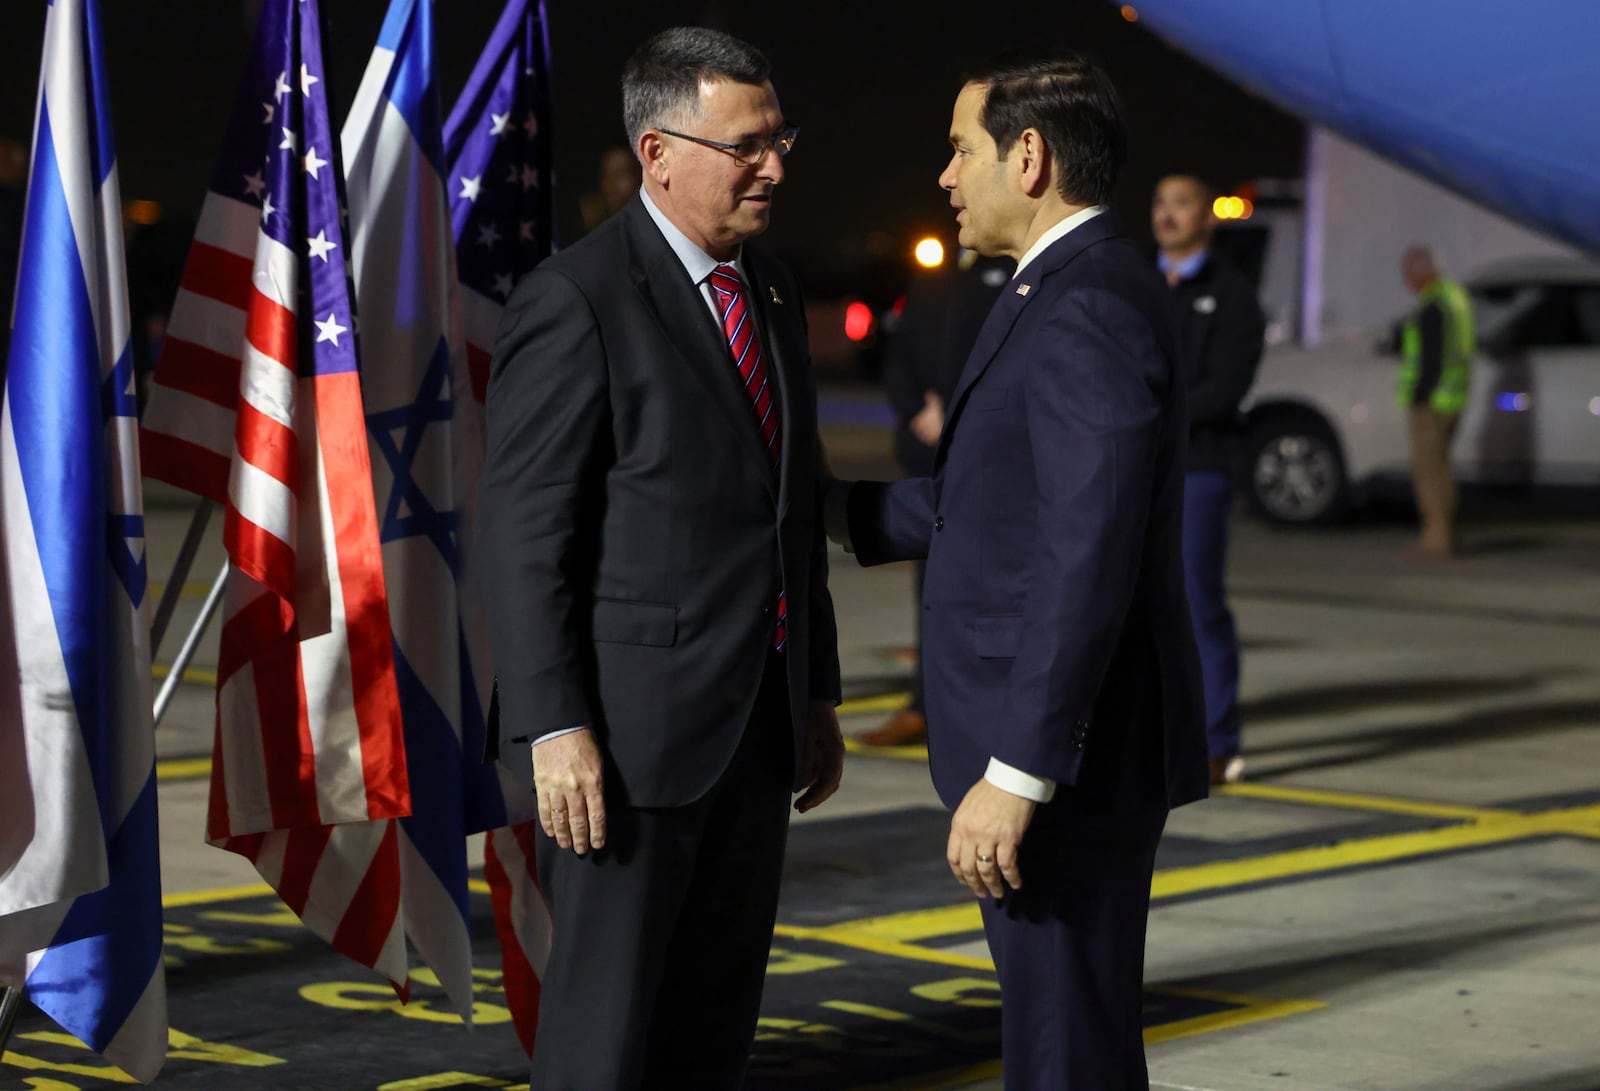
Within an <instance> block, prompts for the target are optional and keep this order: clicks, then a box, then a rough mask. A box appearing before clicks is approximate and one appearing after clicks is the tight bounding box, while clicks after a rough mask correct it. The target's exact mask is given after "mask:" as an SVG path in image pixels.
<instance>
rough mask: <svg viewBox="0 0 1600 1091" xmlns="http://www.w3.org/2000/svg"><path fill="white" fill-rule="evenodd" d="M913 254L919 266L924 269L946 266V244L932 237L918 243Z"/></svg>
mask: <svg viewBox="0 0 1600 1091" xmlns="http://www.w3.org/2000/svg"><path fill="white" fill-rule="evenodd" d="M913 253H914V254H915V255H916V259H917V264H918V265H920V266H922V267H923V268H924V269H937V268H939V266H941V265H943V264H944V243H942V242H940V241H939V240H938V239H936V238H933V237H932V236H931V235H930V236H929V237H928V238H926V239H923V240H921V241H920V242H918V243H917V248H916V250H914V251H913Z"/></svg>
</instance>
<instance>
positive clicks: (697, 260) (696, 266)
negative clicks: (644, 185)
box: [639, 189, 744, 284]
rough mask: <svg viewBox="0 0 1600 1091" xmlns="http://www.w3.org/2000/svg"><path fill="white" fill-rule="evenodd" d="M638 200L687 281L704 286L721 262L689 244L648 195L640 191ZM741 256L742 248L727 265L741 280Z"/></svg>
mask: <svg viewBox="0 0 1600 1091" xmlns="http://www.w3.org/2000/svg"><path fill="white" fill-rule="evenodd" d="M639 199H640V200H642V201H643V202H644V210H645V211H646V212H648V213H650V218H651V219H652V220H654V221H655V224H656V227H657V228H658V229H659V230H660V232H661V234H662V236H663V237H664V238H665V239H666V240H667V245H668V246H670V247H672V252H673V253H674V254H676V255H677V256H678V261H680V262H681V263H682V264H683V268H684V271H685V272H686V273H688V274H689V279H690V280H692V281H694V282H695V283H696V284H704V283H705V280H706V278H707V277H709V276H710V275H711V273H712V270H714V269H716V267H717V266H718V265H721V264H722V262H719V261H718V260H717V259H716V258H714V257H712V256H711V255H710V254H708V253H706V252H705V251H704V250H702V249H700V247H698V246H696V245H695V244H694V243H692V242H690V241H689V236H687V235H685V234H684V233H683V232H682V231H679V230H678V227H677V225H676V224H674V223H673V222H672V221H671V220H669V219H667V214H666V213H665V212H662V211H661V210H660V209H659V208H657V207H656V203H655V202H654V201H652V200H651V199H650V194H649V193H647V192H645V190H643V189H640V190H639ZM743 254H744V248H743V247H741V248H740V250H739V253H738V254H736V255H734V258H733V261H732V262H731V263H729V264H731V265H733V266H734V267H735V268H736V269H738V270H739V276H740V278H741V279H742V278H743V277H744V263H743V262H742V261H741V260H740V259H741V257H742V255H743Z"/></svg>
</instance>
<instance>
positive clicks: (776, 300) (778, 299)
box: [767, 288, 783, 307]
mask: <svg viewBox="0 0 1600 1091" xmlns="http://www.w3.org/2000/svg"><path fill="white" fill-rule="evenodd" d="M767 291H769V292H771V293H772V302H774V303H776V304H777V305H778V306H780V307H781V306H783V297H782V296H780V295H779V294H778V289H776V288H768V289H767Z"/></svg>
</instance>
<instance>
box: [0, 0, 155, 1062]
mask: <svg viewBox="0 0 1600 1091" xmlns="http://www.w3.org/2000/svg"><path fill="white" fill-rule="evenodd" d="M99 23H100V18H99V5H98V4H97V3H96V0H55V2H54V3H53V4H52V5H51V6H50V12H49V15H48V16H47V18H46V20H45V42H44V59H43V63H42V65H41V71H40V87H39V98H38V114H37V116H36V119H35V129H34V143H33V159H32V174H31V177H30V178H29V181H28V205H27V213H26V216H25V218H24V224H23V234H22V262H21V267H20V270H19V275H18V278H17V285H18V289H17V310H16V316H15V320H14V323H13V327H12V332H11V353H10V360H9V366H8V368H7V370H6V374H5V379H4V382H5V401H4V407H3V409H0V513H3V517H4V525H3V528H0V558H3V563H0V600H4V603H5V606H4V607H0V676H4V677H5V679H6V682H7V683H8V685H9V687H10V688H9V690H8V700H7V702H6V704H5V709H4V712H3V713H0V754H4V755H5V757H4V758H0V982H5V983H6V984H9V985H13V986H20V987H22V989H23V991H24V994H25V995H26V996H27V997H28V998H29V999H30V1000H32V1001H33V1003H34V1004H35V1005H36V1006H37V1007H38V1008H39V1009H40V1010H41V1011H43V1012H45V1013H46V1014H48V1015H49V1016H50V1017H51V1018H53V1019H54V1020H55V1021H56V1022H57V1023H58V1024H60V1025H61V1026H62V1027H63V1028H64V1029H66V1030H67V1031H69V1032H70V1033H71V1034H72V1035H73V1036H75V1037H76V1038H78V1039H79V1040H80V1041H82V1042H83V1043H84V1044H85V1045H87V1046H88V1047H89V1048H90V1049H93V1050H95V1051H96V1052H98V1053H100V1054H102V1055H103V1056H105V1057H106V1058H107V1059H108V1060H110V1061H112V1062H113V1063H114V1064H116V1065H117V1066H118V1067H120V1068H122V1069H123V1070H124V1071H125V1072H127V1073H129V1074H130V1075H131V1076H133V1077H134V1078H135V1079H139V1080H144V1081H149V1080H150V1079H152V1078H153V1077H154V1076H155V1075H156V1073H157V1072H159V1071H160V1070H161V1066H162V1062H163V1061H164V1060H165V1059H166V1051H167V1004H166V978H165V976H164V973H163V970H162V963H161V866H160V860H159V839H158V837H157V831H156V778H155V729H154V725H153V723H152V722H151V715H150V645H149V628H150V627H149V614H148V599H147V597H146V591H147V589H148V587H149V584H148V579H147V576H148V572H147V568H146V564H145V553H144V514H143V504H142V500H141V495H140V486H139V457H138V446H137V424H136V419H135V410H134V396H133V354H132V351H131V348H130V345H129V324H128V293H127V284H126V280H125V275H124V271H123V259H122V209H121V204H120V202H119V200H118V197H117V169H116V156H115V152H114V150H113V147H112V141H111V118H110V115H109V111H108V110H107V104H108V102H109V88H108V86H107V82H106V78H105V72H104V70H103V58H104V47H103V46H102V45H101V43H100V28H99ZM7 302H9V301H7ZM28 1082H30V1083H33V1084H41V1083H45V1082H50V1081H42V1080H41V1081H28ZM58 1086H59V1085H58Z"/></svg>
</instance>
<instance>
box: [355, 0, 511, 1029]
mask: <svg viewBox="0 0 1600 1091" xmlns="http://www.w3.org/2000/svg"><path fill="white" fill-rule="evenodd" d="M432 22H433V5H432V3H431V2H430V0H391V2H390V5H389V13H388V17H387V18H386V19H385V20H384V24H383V29H382V30H381V31H380V33H379V35H378V45H377V48H376V49H374V50H373V53H372V59H371V60H370V61H369V62H368V64H367V71H366V75H365V77H364V78H363V79H362V81H361V86H360V88H359V90H358V91H357V92H356V100H355V103H354V105H352V106H351V108H350V117H349V119H348V120H347V121H346V122H345V126H344V130H343V132H342V133H341V135H340V147H341V149H342V152H343V158H344V164H345V185H346V190H347V193H348V195H349V200H350V237H351V249H352V251H353V253H352V258H353V259H354V265H355V284H356V309H357V311H358V312H359V313H360V315H361V357H362V370H361V396H362V401H363V402H364V404H365V406H366V412H367V438H368V440H369V443H370V447H371V461H372V473H373V496H374V498H375V499H376V501H377V507H378V521H379V532H380V535H381V538H382V541H383V572H384V580H385V582H386V584H387V586H388V591H389V616H390V623H391V625H392V627H393V630H394V659H395V674H396V678H397V680H398V682H399V685H400V706H401V718H402V720H403V722H404V725H405V740H406V764H407V766H408V768H409V769H410V770H411V815H410V816H409V817H407V818H403V819H401V820H400V829H401V835H402V836H401V842H400V866H401V876H402V886H403V890H404V894H403V903H404V906H405V922H406V935H407V937H408V938H409V939H410V941H411V943H412V946H414V947H415V948H416V950H417V953H418V954H419V955H420V956H421V957H422V960H423V961H424V962H425V963H427V965H428V967H429V968H430V970H431V971H432V972H433V975H434V977H435V978H436V980H437V981H438V983H439V984H440V985H441V986H442V987H443V988H444V990H445V992H446V993H447V994H448V995H449V997H450V999H451V1000H452V1001H453V1002H454V1005H455V1007H456V1010H457V1011H458V1012H460V1013H461V1015H462V1017H463V1018H464V1019H466V1020H467V1021H468V1022H470V1021H471V1018H472V1008H473V1000H472V997H473V988H472V952H471V937H470V933H469V929H468V919H469V918H468V904H467V857H466V835H467V834H469V833H472V832H474V831H476V830H483V829H487V828H489V827H491V826H494V825H499V824H501V823H503V822H504V815H503V804H501V800H500V792H499V787H498V782H497V780H496V775H495V772H494V768H493V767H492V766H488V765H485V764H483V761H482V757H481V755H482V752H483V735H484V726H483V723H484V720H483V703H482V700H481V692H482V688H483V687H482V680H480V679H477V678H475V677H474V673H473V670H472V662H471V658H470V656H469V654H468V645H467V634H466V633H465V632H464V628H463V617H462V598H463V596H462V584H463V582H464V579H465V576H464V573H465V571H466V564H467V560H466V555H467V553H468V552H469V551H470V544H469V542H468V541H467V536H468V534H469V532H470V529H471V528H470V527H469V526H467V525H466V524H465V521H464V520H463V518H462V498H463V497H464V496H465V495H466V493H467V491H468V490H469V489H470V488H471V487H472V483H473V482H474V481H475V480H476V467H477V465H478V461H479V460H480V459H481V455H478V454H477V452H475V450H474V445H473V443H472V442H471V441H470V437H469V436H468V434H467V433H466V432H465V431H464V430H463V428H462V413H463V409H464V401H465V397H466V392H467V390H468V388H469V387H468V382H469V380H468V377H467V364H466V352H465V349H464V346H463V342H462V334H461V312H460V301H459V299H458V297H457V284H456V268H455V248H454V247H455V242H454V238H453V236H452V234H451V230H450V202H449V196H448V194H447V190H446V187H445V180H444V174H443V167H442V163H443V160H444V137H443V128H442V124H441V121H440V107H439V90H438V78H437V73H436V70H435V65H434V52H433V41H432V34H433V26H432ZM506 245H508V246H509V245H510V244H509V243H507V244H506ZM475 456H476V457H475ZM485 809H493V810H495V811H496V812H497V813H496V814H494V815H491V816H485V815H484V814H483V813H482V812H484V811H485Z"/></svg>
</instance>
